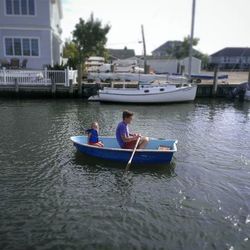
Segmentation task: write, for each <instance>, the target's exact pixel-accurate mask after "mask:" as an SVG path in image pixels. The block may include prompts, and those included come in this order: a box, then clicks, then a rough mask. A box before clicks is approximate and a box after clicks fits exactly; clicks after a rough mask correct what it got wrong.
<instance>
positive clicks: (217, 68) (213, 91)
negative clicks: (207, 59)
mask: <svg viewBox="0 0 250 250" xmlns="http://www.w3.org/2000/svg"><path fill="white" fill-rule="evenodd" d="M218 71H219V66H218V65H216V66H215V68H214V81H213V89H212V96H213V97H216V95H217V89H218Z"/></svg>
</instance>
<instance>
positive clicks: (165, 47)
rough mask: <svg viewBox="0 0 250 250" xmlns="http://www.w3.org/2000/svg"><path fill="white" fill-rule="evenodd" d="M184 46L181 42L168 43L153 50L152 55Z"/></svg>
mask: <svg viewBox="0 0 250 250" xmlns="http://www.w3.org/2000/svg"><path fill="white" fill-rule="evenodd" d="M181 45H182V42H181V41H167V42H165V43H164V44H162V45H161V46H160V47H158V48H157V49H155V50H153V51H152V53H154V52H158V51H166V50H169V49H173V48H174V47H180V46H181Z"/></svg>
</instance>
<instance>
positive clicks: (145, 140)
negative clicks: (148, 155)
mask: <svg viewBox="0 0 250 250" xmlns="http://www.w3.org/2000/svg"><path fill="white" fill-rule="evenodd" d="M148 142H149V138H148V137H144V136H142V137H141V139H140V143H139V146H138V148H139V149H142V148H145V147H146V145H147V144H148Z"/></svg>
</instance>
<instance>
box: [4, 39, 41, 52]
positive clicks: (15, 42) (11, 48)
mask: <svg viewBox="0 0 250 250" xmlns="http://www.w3.org/2000/svg"><path fill="white" fill-rule="evenodd" d="M5 54H6V55H7V56H39V43H38V39H37V38H19V37H14V38H9V37H8V38H5Z"/></svg>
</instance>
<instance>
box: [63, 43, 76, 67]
mask: <svg viewBox="0 0 250 250" xmlns="http://www.w3.org/2000/svg"><path fill="white" fill-rule="evenodd" d="M63 57H65V58H68V63H67V66H69V67H72V68H74V69H76V68H77V64H78V50H77V47H76V44H75V43H74V42H72V41H71V40H70V39H67V40H66V41H65V44H64V47H63Z"/></svg>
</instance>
